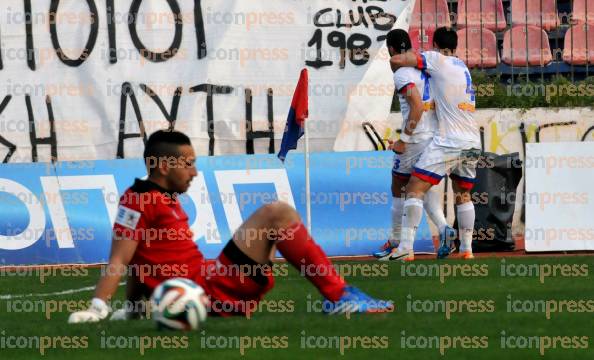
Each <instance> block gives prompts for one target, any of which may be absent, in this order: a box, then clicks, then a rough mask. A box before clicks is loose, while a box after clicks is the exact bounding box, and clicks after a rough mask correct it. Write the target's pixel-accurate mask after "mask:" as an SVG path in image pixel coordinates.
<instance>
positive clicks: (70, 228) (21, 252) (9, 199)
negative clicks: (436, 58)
mask: <svg viewBox="0 0 594 360" xmlns="http://www.w3.org/2000/svg"><path fill="white" fill-rule="evenodd" d="M304 166H305V161H304V157H303V154H300V153H292V154H290V155H289V156H288V157H287V159H286V161H285V163H284V164H283V163H281V162H280V161H279V160H278V159H277V158H276V156H274V155H240V156H215V157H200V158H198V160H197V168H198V171H199V174H198V176H197V177H196V178H195V179H194V181H193V183H192V186H191V188H190V190H189V191H188V193H187V194H184V195H183V196H182V197H181V198H180V200H181V201H182V205H183V207H184V209H185V210H186V212H187V213H188V216H189V222H190V224H191V227H192V230H193V231H194V235H195V240H196V242H197V244H198V246H199V248H200V250H201V251H202V252H203V253H204V255H205V256H206V257H207V258H214V257H216V256H217V255H218V253H219V252H220V250H221V249H222V247H223V246H224V244H225V243H226V242H227V241H228V240H229V239H230V238H231V235H232V233H233V231H234V230H235V229H237V227H238V226H239V224H241V222H242V221H243V220H245V219H247V218H248V217H249V216H250V215H251V214H252V213H253V212H254V211H255V210H256V209H257V208H258V207H260V206H261V205H263V204H265V203H269V202H271V201H274V200H282V201H286V202H288V203H289V204H291V205H293V206H294V207H295V208H296V209H297V211H298V212H299V213H300V214H301V216H302V217H303V218H304V219H305V213H306V195H305V173H304ZM391 167H392V153H391V152H344V153H315V154H312V155H311V160H310V171H311V177H310V179H311V180H310V181H311V197H310V198H311V209H312V211H311V212H312V224H311V227H312V235H313V237H314V239H315V240H316V241H317V242H318V243H319V244H320V245H321V246H322V248H324V250H325V251H326V252H327V253H328V255H330V256H355V255H369V254H371V253H372V252H373V251H375V250H376V249H377V248H379V247H380V246H381V245H382V244H383V243H384V242H385V241H386V240H387V238H388V237H389V235H390V231H391V220H390V207H391V203H392V197H391V194H390V176H391V172H390V169H391ZM144 176H146V170H145V167H144V164H143V162H142V160H141V159H126V160H105V161H83V162H59V163H56V164H45V163H33V164H3V165H0V266H1V265H30V264H66V263H68V264H72V263H87V264H88V263H103V262H106V261H107V260H108V256H109V250H110V245H111V228H112V224H113V221H114V218H115V213H116V209H117V203H118V199H119V196H120V195H121V194H122V193H123V192H124V191H125V190H126V189H127V188H128V187H129V186H130V185H131V184H132V183H133V181H134V179H135V178H142V177H144ZM415 252H434V248H433V242H432V240H431V233H430V231H429V228H428V226H427V223H426V221H425V219H423V222H422V224H421V226H420V227H419V231H418V233H417V240H416V242H415Z"/></svg>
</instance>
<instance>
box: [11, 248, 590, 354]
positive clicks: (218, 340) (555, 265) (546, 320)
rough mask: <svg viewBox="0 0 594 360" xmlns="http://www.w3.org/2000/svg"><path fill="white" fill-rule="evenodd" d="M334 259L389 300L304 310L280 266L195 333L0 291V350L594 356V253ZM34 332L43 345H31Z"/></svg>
mask: <svg viewBox="0 0 594 360" xmlns="http://www.w3.org/2000/svg"><path fill="white" fill-rule="evenodd" d="M338 264H339V266H340V269H341V271H342V272H343V273H344V274H345V278H346V279H347V280H348V281H349V282H350V283H351V284H353V285H355V286H358V287H360V288H361V289H363V290H364V291H366V292H368V293H369V294H371V295H372V296H375V297H378V298H382V299H390V300H393V301H394V303H395V305H396V308H395V311H394V312H392V313H388V314H352V315H350V316H345V315H340V316H326V315H323V314H320V313H318V312H316V311H312V309H317V308H318V305H319V301H320V300H321V297H320V295H319V294H318V293H317V292H316V291H315V289H314V288H313V287H312V286H311V285H310V284H309V283H308V282H307V281H306V280H305V279H302V278H301V277H300V275H299V274H298V272H297V271H294V270H292V269H291V270H290V271H288V273H286V274H283V275H284V276H279V277H277V279H276V286H275V288H274V289H273V290H272V291H271V292H270V293H269V294H268V296H267V297H266V300H267V303H266V306H262V308H261V310H262V311H259V312H257V313H255V314H254V315H253V317H251V318H250V319H246V318H239V317H234V318H215V317H210V318H209V319H208V321H207V322H206V323H205V324H204V327H203V329H201V330H199V331H197V332H173V331H159V330H157V329H156V327H155V324H154V323H153V321H151V320H136V321H125V322H108V321H103V322H101V323H97V324H84V325H68V324H67V323H66V320H67V318H68V314H69V311H68V309H67V308H66V305H65V304H67V303H68V302H69V303H70V305H73V303H77V302H83V301H86V300H88V299H89V298H90V296H91V295H92V292H91V291H82V292H78V293H73V294H64V295H59V296H45V297H39V296H31V297H26V298H13V299H6V298H4V299H3V300H0V358H1V359H32V358H40V357H42V358H47V359H53V358H60V359H103V360H107V359H116V358H117V359H135V358H146V359H199V358H209V357H210V358H215V359H226V358H230V359H231V358H238V357H243V358H247V359H259V360H264V359H291V358H312V359H318V358H320V359H325V358H345V359H351V358H358V359H380V358H382V359H383V358H385V359H473V360H479V359H506V360H508V359H539V358H542V359H558V358H562V359H592V358H594V350H593V348H594V281H593V274H592V272H594V257H592V256H567V257H522V258H518V257H514V258H507V259H501V258H480V259H476V260H473V261H466V262H462V261H460V260H453V259H452V260H446V261H441V262H437V261H435V260H418V261H415V262H412V263H407V264H404V263H400V262H398V263H397V262H391V263H379V262H371V261H360V262H353V261H350V262H338ZM281 265H282V264H281ZM440 266H441V267H440ZM438 271H439V273H438ZM549 273H550V274H549ZM546 274H548V275H546ZM440 275H441V276H440ZM446 275H447V276H446ZM545 275H546V276H545ZM98 276H99V269H89V270H88V274H87V276H64V274H62V275H60V274H56V276H49V277H47V278H45V279H44V283H43V284H41V282H40V278H39V277H36V276H15V275H14V274H12V275H11V276H9V275H7V274H6V273H5V274H4V276H2V277H1V284H2V287H1V290H0V293H1V294H2V295H7V294H29V293H53V292H60V291H64V290H68V289H80V288H83V287H86V286H92V285H94V284H95V282H96V280H97V278H98ZM117 296H118V298H120V299H121V298H122V296H123V287H120V289H119V291H118V295H117ZM60 301H61V302H62V303H61V304H62V309H61V311H57V312H54V313H51V314H50V318H49V319H48V318H47V317H48V316H47V313H45V312H44V310H43V309H44V308H43V307H41V305H40V304H42V303H45V304H46V305H45V306H46V307H47V304H48V303H49V302H53V303H54V304H57V303H59V302H60ZM543 304H544V305H543ZM543 306H544V307H543ZM26 307H29V309H28V310H31V307H35V309H34V310H33V311H25V312H23V311H22V310H23V308H26ZM77 309H79V308H76V309H73V310H77ZM41 338H44V339H43V340H41ZM36 339H37V340H36ZM41 341H45V342H46V343H45V344H44V347H45V345H47V344H48V342H49V343H50V344H49V347H47V348H44V349H43V350H41V349H39V343H40V342H41ZM42 353H43V354H42ZM542 354H544V355H542Z"/></svg>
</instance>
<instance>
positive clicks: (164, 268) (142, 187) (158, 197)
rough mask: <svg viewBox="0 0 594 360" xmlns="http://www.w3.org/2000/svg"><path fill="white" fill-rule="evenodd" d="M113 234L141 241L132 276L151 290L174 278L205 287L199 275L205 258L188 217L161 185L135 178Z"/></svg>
mask: <svg viewBox="0 0 594 360" xmlns="http://www.w3.org/2000/svg"><path fill="white" fill-rule="evenodd" d="M113 232H114V238H116V239H117V238H125V239H131V240H135V241H137V242H138V247H137V248H136V252H135V253H134V257H133V258H132V260H131V262H130V264H129V267H128V269H129V274H132V275H135V276H137V277H138V279H139V280H140V282H141V283H144V284H145V285H147V286H148V287H149V288H150V289H151V290H152V289H154V288H155V287H156V286H157V285H158V284H160V283H161V282H163V281H165V280H167V279H170V278H174V277H184V278H189V279H192V280H194V281H196V282H197V283H198V284H199V285H201V286H204V277H203V276H200V274H199V272H200V269H203V268H204V267H203V265H204V256H203V255H202V253H201V252H200V250H198V247H197V246H196V244H195V243H194V241H193V234H192V231H191V230H190V227H189V225H188V215H187V214H186V212H185V211H184V210H183V208H182V206H181V204H180V201H179V199H178V198H177V196H175V195H171V194H169V193H168V192H167V191H166V190H165V189H163V188H161V187H160V186H159V185H157V184H155V183H153V182H151V181H148V180H140V179H136V181H135V182H134V185H132V186H131V187H130V188H129V189H128V190H126V192H125V193H124V194H123V195H122V197H121V198H120V202H119V207H118V213H117V216H116V220H115V224H114V227H113Z"/></svg>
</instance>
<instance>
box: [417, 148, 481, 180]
mask: <svg viewBox="0 0 594 360" xmlns="http://www.w3.org/2000/svg"><path fill="white" fill-rule="evenodd" d="M480 153H481V151H480V150H479V149H465V150H463V149H459V148H452V147H445V146H441V145H437V144H436V143H435V142H431V144H429V146H428V147H427V149H426V150H425V151H424V152H423V154H422V155H421V157H420V159H419V161H417V163H416V164H415V166H414V171H413V173H412V175H413V176H415V177H418V178H419V179H421V180H424V181H426V182H428V183H430V184H432V185H437V184H439V182H440V181H441V179H443V177H444V176H445V175H446V174H448V173H449V174H450V178H451V179H452V180H453V181H455V182H456V183H457V184H458V186H460V187H461V188H462V189H465V190H471V189H472V187H473V186H474V182H475V178H476V166H477V163H478V158H479V156H480Z"/></svg>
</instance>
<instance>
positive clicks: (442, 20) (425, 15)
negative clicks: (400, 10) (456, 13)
mask: <svg viewBox="0 0 594 360" xmlns="http://www.w3.org/2000/svg"><path fill="white" fill-rule="evenodd" d="M442 26H448V27H449V26H452V23H451V21H450V10H449V9H448V4H447V2H446V0H417V2H416V3H415V8H414V9H413V13H412V19H411V21H410V29H425V30H427V29H437V28H438V27H442Z"/></svg>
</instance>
